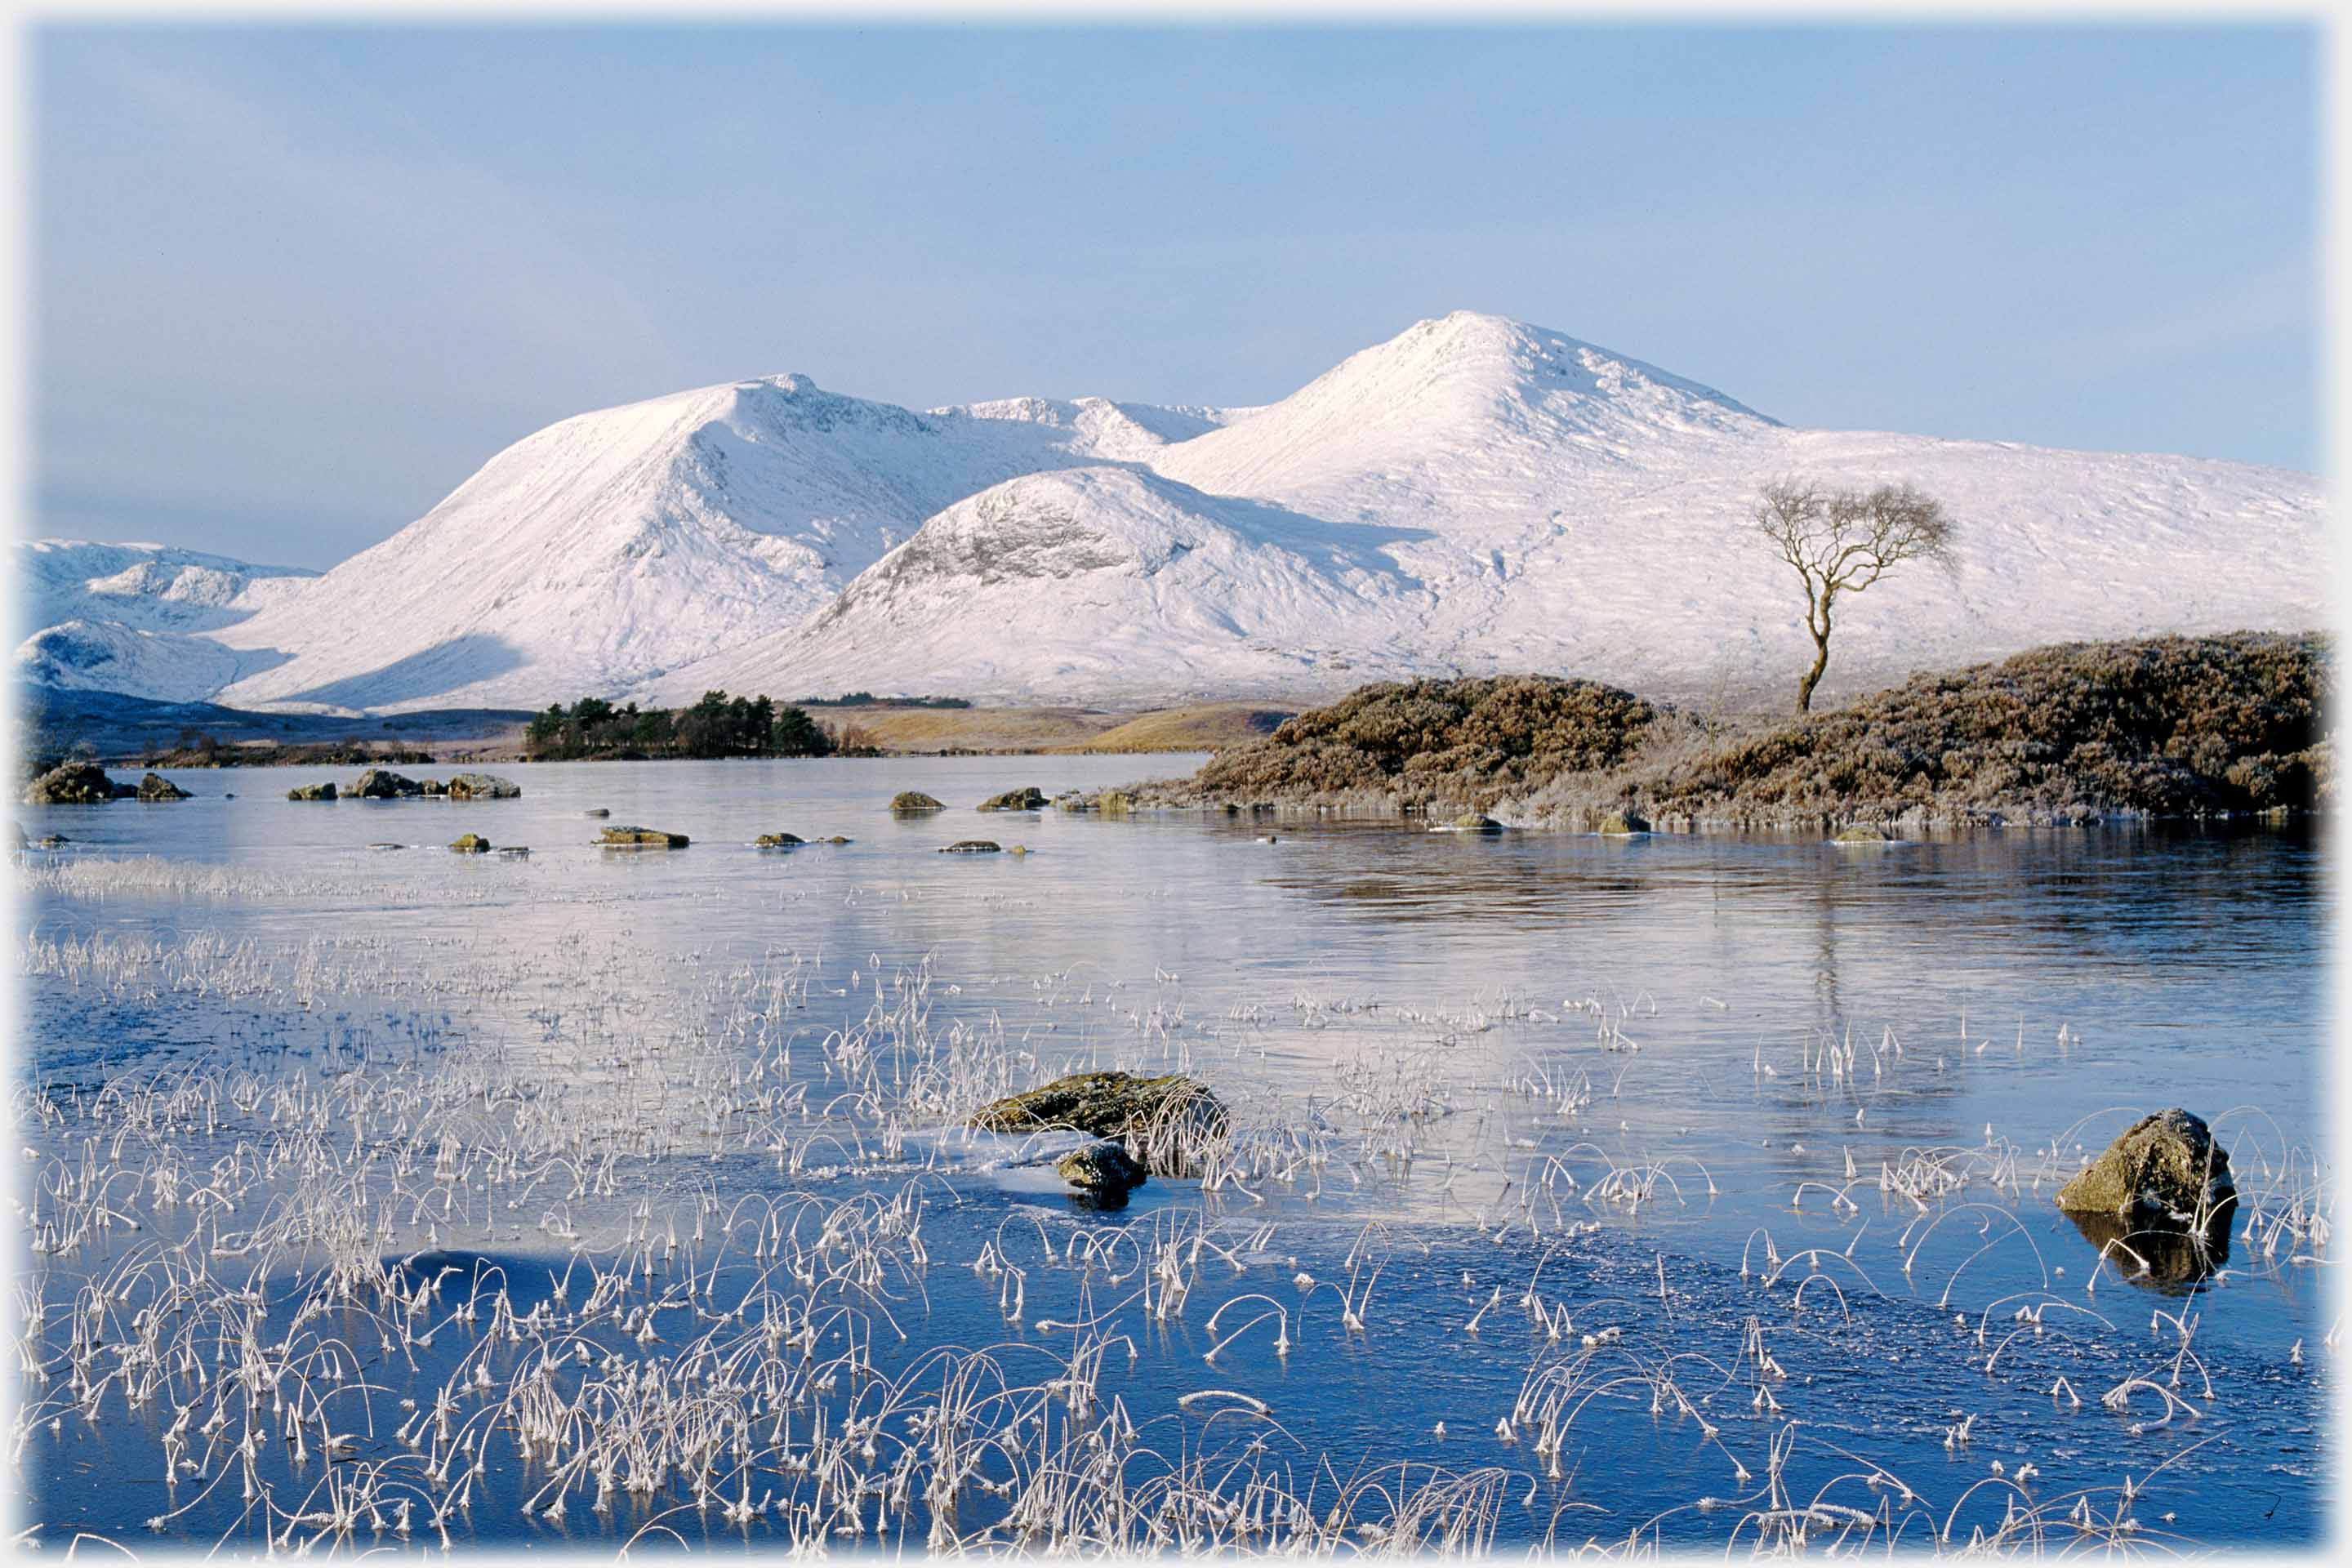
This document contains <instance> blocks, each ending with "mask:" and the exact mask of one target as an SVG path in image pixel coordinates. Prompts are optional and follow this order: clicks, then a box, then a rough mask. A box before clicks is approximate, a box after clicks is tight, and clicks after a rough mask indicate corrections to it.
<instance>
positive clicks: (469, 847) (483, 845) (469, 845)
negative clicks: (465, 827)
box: [449, 833, 490, 855]
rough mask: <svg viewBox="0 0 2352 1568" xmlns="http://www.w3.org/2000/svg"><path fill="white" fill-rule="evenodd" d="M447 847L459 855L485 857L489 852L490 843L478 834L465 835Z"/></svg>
mask: <svg viewBox="0 0 2352 1568" xmlns="http://www.w3.org/2000/svg"><path fill="white" fill-rule="evenodd" d="M449 847H450V848H452V849H455V850H456V851H457V853H458V854H460V855H487V854H488V853H489V851H490V841H489V840H488V839H487V838H485V837H482V836H481V835H480V834H478V833H466V834H460V835H459V836H458V837H457V841H456V842H454V843H452V844H451V845H450V846H449Z"/></svg>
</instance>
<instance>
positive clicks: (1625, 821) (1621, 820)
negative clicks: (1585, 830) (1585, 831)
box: [1593, 811, 1650, 838]
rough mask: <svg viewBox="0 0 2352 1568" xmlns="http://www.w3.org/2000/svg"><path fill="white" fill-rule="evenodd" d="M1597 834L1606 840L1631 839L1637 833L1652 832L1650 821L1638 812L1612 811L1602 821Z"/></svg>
mask: <svg viewBox="0 0 2352 1568" xmlns="http://www.w3.org/2000/svg"><path fill="white" fill-rule="evenodd" d="M1593 831H1594V832H1595V833H1598V834H1600V835H1601V837H1604V838H1630V837H1633V835H1634V834H1636V833H1647V832H1649V831H1650V819H1649V818H1648V817H1646V816H1643V815H1642V814H1641V813H1640V812H1638V811H1612V812H1611V813H1610V814H1609V815H1608V816H1604V817H1602V818H1601V826H1598V827H1596V828H1594V829H1593Z"/></svg>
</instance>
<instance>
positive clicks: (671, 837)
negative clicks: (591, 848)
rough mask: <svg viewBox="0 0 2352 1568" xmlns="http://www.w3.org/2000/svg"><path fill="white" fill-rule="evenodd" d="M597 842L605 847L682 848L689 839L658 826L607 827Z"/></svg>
mask: <svg viewBox="0 0 2352 1568" xmlns="http://www.w3.org/2000/svg"><path fill="white" fill-rule="evenodd" d="M597 842H598V843H599V844H602V845H604V847H606V848H607V849H683V848H685V847H687V845H688V843H689V842H690V840H688V837H686V835H685V834H683V833H665V832H663V831H662V830H661V829H660V828H658V827H608V828H606V829H604V835H603V837H600V838H598V839H597Z"/></svg>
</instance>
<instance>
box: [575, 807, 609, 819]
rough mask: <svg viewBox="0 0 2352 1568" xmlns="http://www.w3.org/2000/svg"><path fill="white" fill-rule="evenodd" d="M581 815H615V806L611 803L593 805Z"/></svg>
mask: <svg viewBox="0 0 2352 1568" xmlns="http://www.w3.org/2000/svg"><path fill="white" fill-rule="evenodd" d="M580 815H581V816H612V815H613V808H612V807H611V806H609V805H592V806H590V807H589V808H588V809H587V810H585V811H583V812H582V813H581V814H580Z"/></svg>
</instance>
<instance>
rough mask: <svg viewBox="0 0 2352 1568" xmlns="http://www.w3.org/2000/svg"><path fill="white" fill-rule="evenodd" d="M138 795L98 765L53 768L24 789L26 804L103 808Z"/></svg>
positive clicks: (73, 764) (71, 764) (71, 765)
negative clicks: (109, 802)
mask: <svg viewBox="0 0 2352 1568" xmlns="http://www.w3.org/2000/svg"><path fill="white" fill-rule="evenodd" d="M133 793H135V792H134V791H133V790H132V789H131V786H130V785H129V784H116V783H115V782H114V781H113V780H112V779H110V778H108V777H107V776H106V770H105V769H104V768H101V767H100V766H99V765H98V764H97V763H61V764H60V765H58V766H57V767H54V768H51V769H50V770H49V771H48V772H47V773H43V774H42V775H41V776H40V777H38V778H37V779H35V780H34V781H33V782H32V783H31V784H27V785H26V788H25V804H26V805H104V804H105V803H106V802H108V801H110V800H120V799H121V798H122V797H123V796H125V795H131V794H133Z"/></svg>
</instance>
